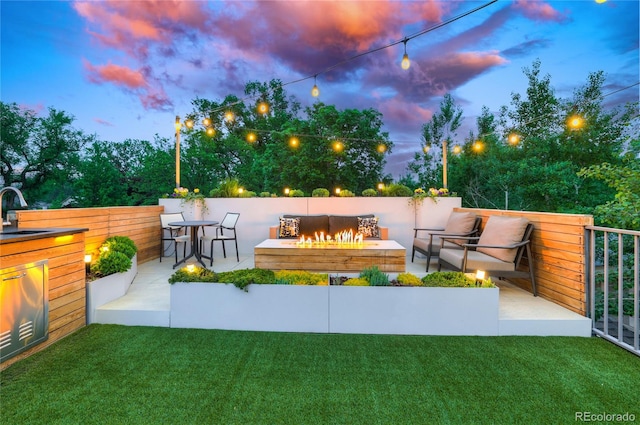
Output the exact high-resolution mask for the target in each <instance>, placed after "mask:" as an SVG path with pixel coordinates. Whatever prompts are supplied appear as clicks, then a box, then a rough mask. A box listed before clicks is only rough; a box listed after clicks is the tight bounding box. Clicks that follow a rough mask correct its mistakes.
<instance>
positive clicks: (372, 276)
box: [360, 266, 389, 286]
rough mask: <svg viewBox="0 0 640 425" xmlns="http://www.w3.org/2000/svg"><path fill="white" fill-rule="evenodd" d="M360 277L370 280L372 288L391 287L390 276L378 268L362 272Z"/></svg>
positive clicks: (370, 268)
mask: <svg viewBox="0 0 640 425" xmlns="http://www.w3.org/2000/svg"><path fill="white" fill-rule="evenodd" d="M360 277H361V278H363V279H366V280H368V281H369V285H371V286H389V275H388V274H386V273H383V272H381V271H380V269H379V268H378V266H371V267H367V268H365V269H364V270H362V272H360Z"/></svg>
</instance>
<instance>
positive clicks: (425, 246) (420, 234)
mask: <svg viewBox="0 0 640 425" xmlns="http://www.w3.org/2000/svg"><path fill="white" fill-rule="evenodd" d="M480 223H482V218H481V217H478V216H477V215H476V214H474V213H471V212H455V211H454V212H452V213H451V215H450V216H449V219H448V220H447V224H446V225H445V227H444V229H427V228H416V229H413V249H412V251H411V262H412V263H413V259H414V257H415V255H416V252H419V253H421V254H422V255H425V256H426V257H427V268H426V271H427V272H428V271H429V262H430V261H431V257H432V256H433V255H438V253H439V252H440V248H441V247H446V248H451V249H462V246H461V245H462V244H463V243H465V242H468V239H464V238H461V239H453V240H451V241H446V242H443V241H442V240H441V238H442V237H444V236H470V237H472V236H476V235H477V234H478V229H479V228H480Z"/></svg>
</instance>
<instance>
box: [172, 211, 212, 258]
mask: <svg viewBox="0 0 640 425" xmlns="http://www.w3.org/2000/svg"><path fill="white" fill-rule="evenodd" d="M219 223H220V222H218V221H210V220H188V221H174V222H171V223H169V226H176V227H190V228H191V252H190V253H189V255H187V256H186V257H184V258H183V259H182V260H180V261H178V262H177V263H175V264H174V265H173V268H174V269H175V268H176V267H178V266H179V265H180V264H182V263H184V262H185V261H187V260H188V259H189V258H191V257H196V259H197V260H198V261H199V262H200V264H202V266H203V267H207V266H206V265H205V264H204V263H203V262H202V255H201V253H200V248H199V247H200V244H199V243H198V230H199V229H200V227H203V226H217V225H218V224H219Z"/></svg>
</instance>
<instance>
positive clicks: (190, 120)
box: [184, 118, 193, 128]
mask: <svg viewBox="0 0 640 425" xmlns="http://www.w3.org/2000/svg"><path fill="white" fill-rule="evenodd" d="M184 125H185V126H186V127H187V128H193V120H192V119H191V118H189V119H187V120H186V121H185V122H184Z"/></svg>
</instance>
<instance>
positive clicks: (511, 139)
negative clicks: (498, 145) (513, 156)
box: [508, 133, 520, 145]
mask: <svg viewBox="0 0 640 425" xmlns="http://www.w3.org/2000/svg"><path fill="white" fill-rule="evenodd" d="M508 140H509V143H511V144H512V145H517V144H518V143H520V136H519V135H518V134H517V133H511V134H509V139H508Z"/></svg>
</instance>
